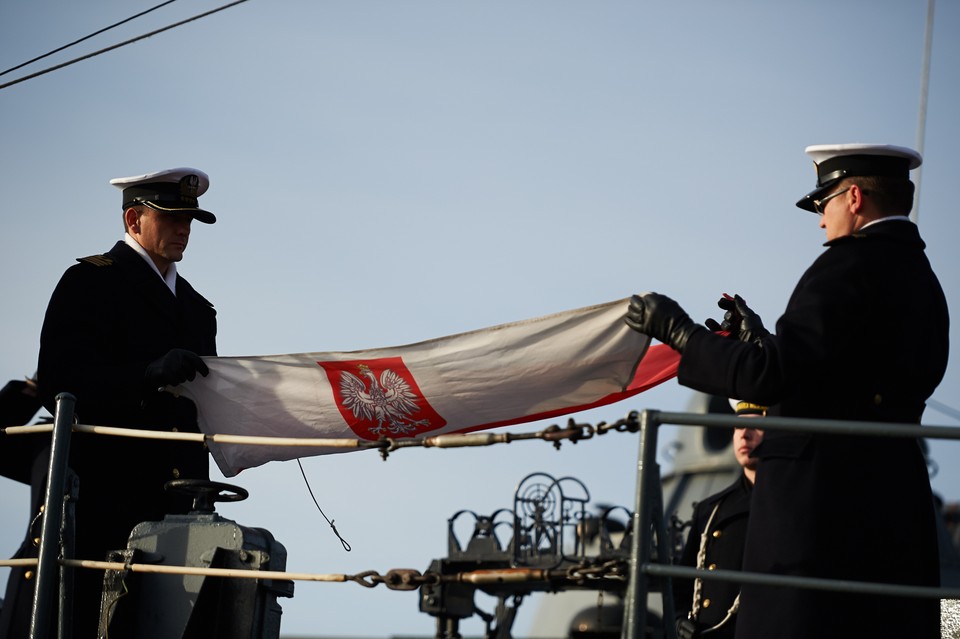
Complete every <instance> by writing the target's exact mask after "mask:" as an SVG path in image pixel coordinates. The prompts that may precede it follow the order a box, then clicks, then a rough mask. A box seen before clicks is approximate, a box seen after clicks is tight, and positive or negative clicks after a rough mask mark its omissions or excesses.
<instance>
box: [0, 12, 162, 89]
mask: <svg viewBox="0 0 960 639" xmlns="http://www.w3.org/2000/svg"><path fill="white" fill-rule="evenodd" d="M176 1H177V0H167V1H166V2H161V3H160V4H158V5H157V6H155V7H152V8H150V9H147V10H146V11H141V12H140V13H138V14H137V15H135V16H130V17H129V18H127V19H126V20H121V21H120V22H117V23H115V24H111V25H110V26H109V27H104V28H103V29H100V30H99V31H94V32H93V33H91V34H90V35H88V36H84V37H82V38H80V39H79V40H74V41H73V42H71V43H70V44H65V45H63V46H62V47H59V48H57V49H54V50H53V51H49V52H47V53H44V54H43V55H38V56H37V57H35V58H33V59H32V60H27V61H26V62H21V63H20V64H18V65H17V66H15V67H10V68H9V69H7V70H6V71H0V75H7V74H8V73H10V72H11V71H16V70H17V69H22V68H23V67H25V66H27V65H28V64H33V63H34V62H37V61H39V60H43V59H44V58H47V57H50V56H52V55H53V54H54V53H60V52H61V51H63V50H64V49H69V48H70V47H72V46H73V45H75V44H80V43H81V42H83V41H85V40H89V39H90V38H92V37H94V36H98V35H100V34H101V33H104V32H106V31H109V30H110V29H113V28H114V27H119V26H120V25H121V24H126V23H128V22H130V21H131V20H136V19H137V18H139V17H141V16H145V15H147V14H148V13H150V12H151V11H156V10H157V9H159V8H160V7H163V6H166V5H168V4H170V3H172V2H176Z"/></svg>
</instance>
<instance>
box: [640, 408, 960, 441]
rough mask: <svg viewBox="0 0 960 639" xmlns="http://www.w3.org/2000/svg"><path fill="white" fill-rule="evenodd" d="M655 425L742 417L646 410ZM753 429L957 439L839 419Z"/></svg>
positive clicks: (912, 427)
mask: <svg viewBox="0 0 960 639" xmlns="http://www.w3.org/2000/svg"><path fill="white" fill-rule="evenodd" d="M650 413H651V417H653V418H654V419H655V420H656V421H657V422H658V423H659V424H672V425H677V426H707V427H711V428H714V427H726V428H742V427H743V420H744V418H743V417H738V416H736V415H716V414H713V413H672V412H664V411H650ZM749 419H751V420H756V422H757V423H756V425H755V427H756V428H762V429H763V430H787V431H798V432H801V431H802V432H808V433H826V434H836V435H881V436H884V437H923V438H924V439H960V428H958V427H954V426H920V425H919V424H893V423H890V424H887V423H882V422H861V421H846V420H842V419H806V418H800V417H750V418H749Z"/></svg>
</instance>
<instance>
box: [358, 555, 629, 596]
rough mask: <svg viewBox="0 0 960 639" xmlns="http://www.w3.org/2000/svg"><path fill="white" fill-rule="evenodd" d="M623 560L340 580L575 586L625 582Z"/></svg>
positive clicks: (401, 586) (369, 574)
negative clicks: (554, 567) (566, 583)
mask: <svg viewBox="0 0 960 639" xmlns="http://www.w3.org/2000/svg"><path fill="white" fill-rule="evenodd" d="M626 564H627V562H626V560H620V559H612V560H610V561H606V562H604V563H602V564H600V565H591V564H580V565H577V566H571V567H570V568H567V569H566V570H540V569H535V568H508V569H500V570H475V571H469V572H459V573H452V574H447V575H441V574H439V573H436V572H427V573H421V572H420V571H419V570H414V569H412V568H394V569H392V570H388V571H387V574H385V575H381V574H380V573H378V572H377V571H376V570H366V571H364V572H361V573H357V574H356V575H346V576H345V579H344V581H353V582H355V583H357V584H359V585H361V586H363V587H364V588H375V587H377V586H379V585H380V584H383V585H384V586H386V587H387V588H389V589H390V590H417V589H418V588H420V587H421V586H435V585H439V584H441V583H444V582H460V583H472V584H496V583H516V582H529V581H557V580H567V581H571V582H573V583H576V584H578V585H584V584H586V583H588V582H596V581H600V580H614V581H623V580H625V579H626Z"/></svg>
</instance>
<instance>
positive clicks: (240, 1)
mask: <svg viewBox="0 0 960 639" xmlns="http://www.w3.org/2000/svg"><path fill="white" fill-rule="evenodd" d="M246 1H247V0H235V1H234V2H230V3H228V4H225V5H223V6H221V7H217V8H216V9H211V10H210V11H206V12H204V13H201V14H198V15H195V16H193V17H192V18H187V19H186V20H181V21H180V22H175V23H173V24H170V25H167V26H165V27H162V28H160V29H156V30H155V31H151V32H150V33H145V34H143V35H140V36H137V37H135V38H130V39H129V40H125V41H123V42H120V43H118V44H114V45H112V46H109V47H106V48H104V49H100V50H99V51H94V52H93V53H88V54H87V55H83V56H80V57H79V58H74V59H73V60H68V61H67V62H64V63H62V64H58V65H55V66H52V67H48V68H46V69H43V70H42V71H37V72H36V73H31V74H29V75H25V76H23V77H21V78H17V79H16V80H11V81H10V82H6V83H4V84H0V89H6V88H7V87H11V86H13V85H15V84H19V83H21V82H25V81H27V80H31V79H33V78H36V77H39V76H41V75H45V74H47V73H50V72H52V71H56V70H58V69H62V68H64V67H68V66H70V65H72V64H76V63H77V62H81V61H83V60H87V59H89V58H93V57H96V56H98V55H101V54H103V53H107V52H108V51H113V50H114V49H119V48H120V47H124V46H127V45H128V44H133V43H134V42H138V41H140V40H145V39H147V38H149V37H151V36H155V35H157V34H159V33H163V32H164V31H169V30H170V29H175V28H176V27H179V26H183V25H185V24H187V23H188V22H193V21H195V20H199V19H200V18H205V17H207V16H209V15H212V14H214V13H218V12H220V11H223V10H225V9H229V8H231V7H235V6H236V5H238V4H243V3H244V2H246Z"/></svg>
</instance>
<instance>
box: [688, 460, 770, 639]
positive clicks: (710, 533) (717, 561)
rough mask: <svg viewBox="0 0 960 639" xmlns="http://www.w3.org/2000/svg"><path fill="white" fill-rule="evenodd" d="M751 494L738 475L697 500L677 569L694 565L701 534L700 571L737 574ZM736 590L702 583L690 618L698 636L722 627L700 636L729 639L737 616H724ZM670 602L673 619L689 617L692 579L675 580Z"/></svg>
mask: <svg viewBox="0 0 960 639" xmlns="http://www.w3.org/2000/svg"><path fill="white" fill-rule="evenodd" d="M752 492H753V485H752V484H751V483H750V481H749V480H748V479H747V478H746V477H745V476H744V475H743V474H741V475H740V477H739V478H738V479H737V481H735V482H733V483H732V484H731V485H730V486H728V487H726V488H725V489H723V490H722V491H720V492H719V493H716V494H714V495H711V496H709V497H707V498H706V499H704V500H703V501H701V502H699V503H698V504H697V505H696V506H695V507H694V509H693V520H692V521H691V526H690V533H689V536H688V537H687V541H686V543H685V544H684V546H683V553H682V554H681V555H680V561H679V565H681V566H688V567H690V568H696V567H698V565H697V555H698V553H699V551H700V545H701V539H702V535H704V534H706V538H705V539H704V540H703V543H704V544H705V547H704V551H705V555H704V561H703V565H702V566H701V567H702V568H705V569H706V570H717V569H720V570H740V568H741V566H742V564H743V547H744V542H745V540H746V536H747V521H748V519H749V516H750V495H751V493H752ZM714 511H715V512H714ZM739 592H740V586H739V584H736V583H733V582H730V581H710V580H707V579H704V580H702V581H701V588H700V592H699V597H698V602H697V607H698V611H697V614H696V618H695V619H693V620H692V621H693V622H694V623H695V624H696V628H697V630H698V631H700V632H702V631H703V630H706V629H708V628H713V627H715V626H717V625H718V624H722V625H720V627H719V628H717V629H716V630H713V631H711V632H710V633H708V634H707V635H705V636H709V637H714V638H716V639H724V638H729V637H733V631H734V628H735V627H736V612H733V613H732V615H730V617H729V619H728V618H727V617H728V612H729V611H730V610H731V608H732V607H733V604H734V601H735V600H736V598H737V595H738V594H739ZM673 598H674V604H675V608H676V610H677V616H678V619H688V613H690V611H691V610H692V609H693V598H694V582H693V580H689V579H674V580H673Z"/></svg>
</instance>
